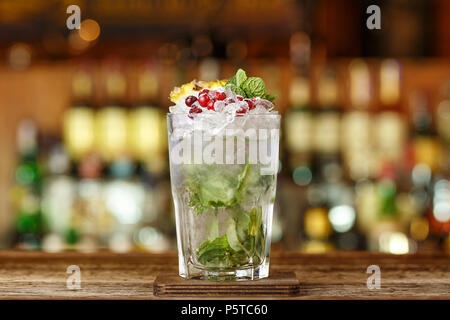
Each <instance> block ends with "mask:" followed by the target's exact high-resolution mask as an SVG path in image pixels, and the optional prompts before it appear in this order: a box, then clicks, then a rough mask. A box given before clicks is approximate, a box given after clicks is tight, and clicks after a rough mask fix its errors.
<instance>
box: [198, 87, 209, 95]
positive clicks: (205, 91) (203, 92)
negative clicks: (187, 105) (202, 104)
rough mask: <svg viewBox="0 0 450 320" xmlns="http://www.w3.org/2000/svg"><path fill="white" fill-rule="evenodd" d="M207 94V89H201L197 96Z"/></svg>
mask: <svg viewBox="0 0 450 320" xmlns="http://www.w3.org/2000/svg"><path fill="white" fill-rule="evenodd" d="M208 92H209V89H203V90H202V91H200V93H199V94H198V96H199V97H200V96H201V95H204V94H207V93H208Z"/></svg>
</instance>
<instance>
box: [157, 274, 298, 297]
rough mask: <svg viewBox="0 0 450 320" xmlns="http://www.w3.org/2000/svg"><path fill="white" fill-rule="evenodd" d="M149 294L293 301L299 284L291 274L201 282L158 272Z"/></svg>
mask: <svg viewBox="0 0 450 320" xmlns="http://www.w3.org/2000/svg"><path fill="white" fill-rule="evenodd" d="M153 293H154V295H155V296H158V297H165V296H168V297H185V296H195V297H199V296H200V297H224V296H227V297H229V296H238V297H242V296H244V297H249V296H255V297H273V298H278V297H294V296H298V295H299V293H300V283H299V281H298V278H297V276H296V275H295V273H294V272H292V271H284V272H280V271H273V272H272V274H271V275H270V277H269V278H265V279H261V280H258V281H204V280H198V279H183V278H181V277H179V276H178V275H177V274H175V273H173V272H161V273H159V274H158V275H157V276H156V279H155V282H154V283H153Z"/></svg>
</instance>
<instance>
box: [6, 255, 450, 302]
mask: <svg viewBox="0 0 450 320" xmlns="http://www.w3.org/2000/svg"><path fill="white" fill-rule="evenodd" d="M177 263H178V259H177V256H176V253H174V252H173V253H169V254H149V253H129V254H114V253H109V252H97V253H89V254H85V253H75V252H68V253H55V254H52V253H42V252H19V251H0V299H161V298H159V297H157V296H155V295H154V294H153V289H154V286H153V285H154V282H155V279H156V277H157V275H158V274H159V273H161V272H165V273H167V272H173V274H176V273H177V270H178V266H177ZM70 265H77V266H79V267H80V270H81V289H79V290H70V289H68V288H67V286H66V281H67V278H68V277H69V276H70V274H68V273H67V272H66V270H67V268H68V267H69V266H70ZM370 265H377V266H379V267H380V270H381V288H380V289H378V290H377V289H374V290H369V289H368V288H367V278H368V277H369V276H370V274H368V273H367V272H366V271H367V267H368V266H370ZM288 271H292V272H294V273H295V275H296V277H297V279H298V281H299V284H300V294H299V295H298V296H296V297H289V298H288V299H450V255H440V254H427V255H404V256H393V255H385V254H372V253H363V252H351V253H350V252H349V253H332V254H326V255H305V254H298V253H288V252H274V253H273V254H272V257H271V273H272V274H275V273H276V272H288ZM186 297H188V296H186ZM176 298H177V299H180V297H176ZM181 298H182V297H181ZM193 298H195V299H198V297H193ZM206 298H208V297H206ZM211 298H215V299H216V298H217V296H211ZM245 298H246V299H249V298H252V297H251V296H246V297H245ZM255 298H257V297H256V296H255ZM272 298H276V297H272ZM164 299H167V297H164ZM258 299H261V297H258Z"/></svg>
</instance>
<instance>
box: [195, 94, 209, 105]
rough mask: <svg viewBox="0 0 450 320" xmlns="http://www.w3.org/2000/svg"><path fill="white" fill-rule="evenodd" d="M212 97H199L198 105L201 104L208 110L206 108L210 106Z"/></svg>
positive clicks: (205, 95) (204, 95)
mask: <svg viewBox="0 0 450 320" xmlns="http://www.w3.org/2000/svg"><path fill="white" fill-rule="evenodd" d="M210 100H211V99H210V97H209V96H208V95H207V94H203V95H201V96H199V97H198V103H199V104H200V106H202V107H203V108H206V106H207V105H208V102H209V101H210Z"/></svg>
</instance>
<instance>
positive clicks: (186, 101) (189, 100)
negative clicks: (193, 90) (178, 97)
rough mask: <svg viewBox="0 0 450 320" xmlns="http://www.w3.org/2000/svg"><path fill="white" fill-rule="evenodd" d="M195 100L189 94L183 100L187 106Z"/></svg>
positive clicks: (195, 99)
mask: <svg viewBox="0 0 450 320" xmlns="http://www.w3.org/2000/svg"><path fill="white" fill-rule="evenodd" d="M195 101H197V98H196V97H194V96H189V97H187V98H186V100H184V102H185V103H186V105H187V106H188V107H190V106H192V104H193V103H194V102H195Z"/></svg>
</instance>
